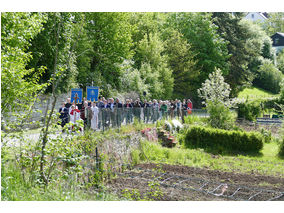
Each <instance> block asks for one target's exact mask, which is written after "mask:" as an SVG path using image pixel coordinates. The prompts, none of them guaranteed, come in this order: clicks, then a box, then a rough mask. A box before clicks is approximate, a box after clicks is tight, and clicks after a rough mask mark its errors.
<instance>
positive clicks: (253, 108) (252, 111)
mask: <svg viewBox="0 0 284 213" xmlns="http://www.w3.org/2000/svg"><path fill="white" fill-rule="evenodd" d="M237 111H238V118H244V119H246V120H249V121H255V120H256V118H257V117H258V116H259V115H260V114H261V106H260V103H258V102H248V100H246V101H245V102H244V103H239V104H238V110H237Z"/></svg>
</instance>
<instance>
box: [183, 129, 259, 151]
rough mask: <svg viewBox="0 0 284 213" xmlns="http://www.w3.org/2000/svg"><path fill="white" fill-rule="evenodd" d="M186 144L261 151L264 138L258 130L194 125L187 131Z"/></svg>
mask: <svg viewBox="0 0 284 213" xmlns="http://www.w3.org/2000/svg"><path fill="white" fill-rule="evenodd" d="M184 143H185V144H184V145H185V146H186V147H188V148H190V147H193V148H204V149H210V150H214V151H218V152H226V153H240V152H241V153H243V152H245V153H259V152H260V150H261V149H262V148H263V138H262V135H261V134H260V133H257V132H242V131H236V130H222V129H213V128H208V127H202V126H193V127H191V128H189V129H188V130H187V131H186V132H185V137H184Z"/></svg>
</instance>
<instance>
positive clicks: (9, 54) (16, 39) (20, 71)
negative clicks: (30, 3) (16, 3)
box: [1, 12, 46, 116]
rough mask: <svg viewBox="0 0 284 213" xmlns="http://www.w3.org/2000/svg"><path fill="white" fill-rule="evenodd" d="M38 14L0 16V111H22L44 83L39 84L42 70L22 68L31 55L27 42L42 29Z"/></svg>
mask: <svg viewBox="0 0 284 213" xmlns="http://www.w3.org/2000/svg"><path fill="white" fill-rule="evenodd" d="M45 22H46V16H45V14H42V13H10V12H7V13H6V12H4V13H1V112H2V115H4V116H7V115H8V112H16V111H19V110H21V111H25V110H27V109H29V108H30V106H31V103H32V102H33V101H34V99H35V97H36V96H37V95H38V93H39V92H40V91H42V90H43V89H44V88H45V86H46V85H45V84H43V85H40V84H39V78H40V77H41V75H42V74H43V72H44V67H37V72H34V69H26V66H27V64H28V62H29V61H30V60H31V59H32V57H33V54H32V53H31V52H29V51H28V47H29V46H30V41H31V39H33V38H34V37H35V36H37V35H38V33H40V32H41V30H42V29H43V24H44V23H45Z"/></svg>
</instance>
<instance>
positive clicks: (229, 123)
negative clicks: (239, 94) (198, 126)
mask: <svg viewBox="0 0 284 213" xmlns="http://www.w3.org/2000/svg"><path fill="white" fill-rule="evenodd" d="M207 110H208V113H209V115H210V118H209V124H210V125H211V126H212V127H213V128H220V129H232V128H233V127H234V125H235V116H234V114H233V113H232V112H231V111H230V109H229V108H228V107H226V106H224V104H223V103H221V102H217V101H216V102H209V103H208V105H207Z"/></svg>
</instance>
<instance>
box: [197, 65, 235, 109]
mask: <svg viewBox="0 0 284 213" xmlns="http://www.w3.org/2000/svg"><path fill="white" fill-rule="evenodd" d="M197 92H198V95H199V97H200V98H202V99H203V100H205V102H203V104H205V105H207V104H208V103H209V102H221V103H223V104H224V105H226V106H231V99H230V92H231V88H230V85H229V84H228V83H226V82H225V80H224V77H223V76H222V71H221V70H220V69H216V70H215V72H213V73H211V74H209V78H208V79H207V80H206V81H205V82H204V83H202V87H201V88H200V89H198V91H197Z"/></svg>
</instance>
